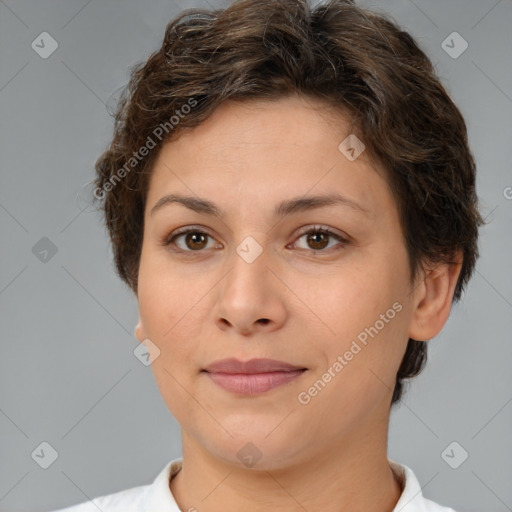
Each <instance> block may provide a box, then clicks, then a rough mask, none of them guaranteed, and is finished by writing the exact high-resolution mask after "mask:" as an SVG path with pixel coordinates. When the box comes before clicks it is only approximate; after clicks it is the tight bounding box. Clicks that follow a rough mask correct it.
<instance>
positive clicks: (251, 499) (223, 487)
mask: <svg viewBox="0 0 512 512" xmlns="http://www.w3.org/2000/svg"><path fill="white" fill-rule="evenodd" d="M376 431H378V428H376V426H375V424H374V425H373V429H372V430H369V431H368V432H365V431H364V429H359V430H358V433H357V435H355V436H351V439H350V440H349V439H345V440H344V441H341V442H339V443H338V445H336V446H333V445H332V443H329V442H326V447H325V449H318V446H319V445H318V444H317V445H316V446H315V447H313V448H315V452H314V454H311V455H310V454H306V455H304V457H303V459H302V460H301V459H297V461H296V462H295V463H293V464H290V465H287V466H286V467H280V468H279V469H272V470H259V469H257V468H256V467H255V468H252V469H247V468H240V467H239V466H237V465H235V464H231V463H229V462H226V461H225V460H222V459H220V458H218V457H214V456H213V455H212V454H211V453H209V452H208V451H206V450H204V448H203V447H202V446H201V445H199V444H198V443H197V442H196V440H195V439H193V438H192V437H189V436H188V435H187V434H186V433H183V434H182V441H183V465H182V469H181V471H180V472H179V473H178V474H177V475H176V476H175V477H174V479H173V480H172V482H171V484H170V489H171V492H172V493H173V495H174V497H175V500H176V502H177V504H178V506H179V507H180V509H181V510H198V511H199V510H200V511H201V512H203V511H204V512H217V511H218V512H220V511H222V512H231V511H239V510H244V511H247V512H256V511H258V512H260V511H266V510H287V511H290V512H295V511H297V512H304V510H322V511H323V512H339V511H340V510H353V511H365V512H391V511H392V510H393V508H394V507H395V505H396V503H397V501H398V500H399V498H400V495H401V493H402V488H401V484H400V482H399V481H398V478H397V476H396V475H394V473H393V471H392V469H391V466H390V465H389V462H388V459H387V423H386V425H385V429H384V432H382V431H381V435H375V432H376ZM382 434H384V439H382ZM313 455H314V456H313Z"/></svg>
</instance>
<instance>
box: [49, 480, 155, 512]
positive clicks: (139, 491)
mask: <svg viewBox="0 0 512 512" xmlns="http://www.w3.org/2000/svg"><path fill="white" fill-rule="evenodd" d="M148 487H149V485H140V486H138V487H132V488H130V489H125V490H123V491H119V492H115V493H113V494H108V495H104V496H99V497H97V498H94V499H92V500H88V501H84V502H82V503H79V504H77V505H72V506H70V507H67V508H62V509H59V510H55V511H53V512H98V510H101V511H102V512H141V511H143V510H144V508H143V507H144V494H145V493H146V490H147V489H148Z"/></svg>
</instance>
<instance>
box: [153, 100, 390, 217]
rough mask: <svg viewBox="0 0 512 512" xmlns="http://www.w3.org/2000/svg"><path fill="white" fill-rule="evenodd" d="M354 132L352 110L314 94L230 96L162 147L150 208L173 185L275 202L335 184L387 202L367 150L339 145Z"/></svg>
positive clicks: (365, 198)
mask: <svg viewBox="0 0 512 512" xmlns="http://www.w3.org/2000/svg"><path fill="white" fill-rule="evenodd" d="M349 135H351V119H350V117H349V116H348V115H346V114H343V113H342V112H341V111H336V112H335V111H333V110H332V107H329V106H328V105H326V104H325V103H323V102H321V101H319V100H316V99H313V98H309V97H308V98H306V97H303V96H295V95H294V96H289V97H285V98H280V99H278V100H272V101H251V102H247V101H243V102H240V101H226V102H225V103H223V104H222V105H221V106H220V107H219V108H218V109H217V110H216V111H215V112H214V113H213V114H212V115H211V116H210V117H209V118H208V119H206V120H205V121H203V122H202V123H201V124H200V125H198V126H196V127H194V128H186V129H184V130H183V131H182V132H180V133H179V134H178V137H177V138H176V139H174V140H172V141H171V142H167V143H166V144H164V146H163V147H162V148H161V150H160V153H159V155H158V158H157V159H156V161H155V164H154V167H153V171H152V176H151V180H150V187H149V191H148V208H150V207H151V206H152V204H154V202H155V201H157V200H158V199H159V197H160V196H161V195H162V194H164V193H169V192H171V191H174V190H175V189H179V190H181V191H183V192H186V193H187V194H188V195H190V194H191V193H192V194H197V195H201V196H209V195H210V196H211V195H214V196H215V197H219V196H222V197H223V198H224V199H225V200H226V201H228V200H229V199H230V198H232V199H234V198H235V197H238V198H240V197H243V198H244V200H246V201H256V202H258V201H260V202H261V200H262V199H265V198H266V199H267V200H268V201H270V200H272V201H273V199H276V201H273V202H274V203H275V202H277V198H280V199H283V198H286V196H289V195H294V196H296V195H299V194H302V195H305V194H307V193H308V192H312V193H313V192H314V193H327V192H332V191H337V192H342V193H344V194H345V195H347V196H352V197H353V198H356V197H357V198H358V200H359V201H360V202H362V203H364V204H366V205H368V206H371V205H372V204H376V205H377V204H378V203H379V201H381V202H384V203H385V202H386V201H387V202H388V203H389V200H390V196H389V188H388V186H387V181H386V179H385V173H384V172H383V170H382V169H380V168H379V167H378V166H377V165H375V164H374V163H373V162H372V161H371V160H370V158H369V157H368V155H366V154H365V152H364V151H363V153H362V154H361V155H360V156H359V157H358V158H357V159H356V160H354V161H350V160H349V159H348V158H347V156H346V154H345V153H343V152H342V151H340V149H339V146H340V143H342V142H343V141H344V140H346V138H347V137H348V136H349ZM268 206H269V207H270V206H271V204H270V203H269V205H268ZM380 206H381V207H382V206H384V204H381V205H380ZM388 206H389V205H388Z"/></svg>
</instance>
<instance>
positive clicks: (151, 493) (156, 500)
mask: <svg viewBox="0 0 512 512" xmlns="http://www.w3.org/2000/svg"><path fill="white" fill-rule="evenodd" d="M182 461H183V459H182V458H178V459H173V460H171V461H170V462H168V463H167V464H166V465H165V467H164V468H163V469H162V471H161V472H160V473H159V474H158V476H157V477H156V478H155V480H154V481H153V483H152V484H151V485H149V486H147V487H146V489H145V493H144V499H143V500H142V502H143V503H144V508H145V510H146V512H154V511H155V510H158V511H159V512H180V509H179V507H178V505H177V503H176V500H175V499H174V496H173V494H172V492H171V490H170V488H169V479H170V478H171V477H172V476H174V475H175V474H176V473H178V471H179V470H180V469H181V464H182ZM388 461H389V463H390V465H391V467H392V468H393V470H394V471H395V473H397V474H399V475H400V476H401V477H402V479H403V480H402V481H404V480H405V486H404V489H403V491H402V494H401V496H400V499H399V500H398V502H397V504H396V505H395V508H394V509H393V511H392V512H455V510H453V509H451V508H446V507H442V506H441V505H438V504H437V503H434V502H433V501H431V500H428V499H426V498H425V497H424V496H423V493H422V490H421V486H420V483H419V482H418V479H417V478H416V475H415V474H414V472H413V470H412V469H411V468H410V467H409V466H406V465H404V464H400V463H399V462H396V461H394V460H390V459H388Z"/></svg>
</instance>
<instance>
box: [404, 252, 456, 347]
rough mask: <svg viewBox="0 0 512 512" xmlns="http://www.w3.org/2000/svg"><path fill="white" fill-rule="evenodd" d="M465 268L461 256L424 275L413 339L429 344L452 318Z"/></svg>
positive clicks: (420, 286) (410, 331) (413, 327)
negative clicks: (428, 341) (456, 289)
mask: <svg viewBox="0 0 512 512" xmlns="http://www.w3.org/2000/svg"><path fill="white" fill-rule="evenodd" d="M461 267H462V254H461V253H458V254H457V258H456V260H455V261H454V262H450V263H442V264H440V265H438V266H436V267H435V268H433V269H429V270H426V271H425V272H424V275H423V277H422V282H421V283H420V285H419V286H417V292H418V294H417V297H416V302H415V310H414V313H413V317H412V319H411V326H410V329H409V337H410V338H412V339H414V340H417V341H427V340H430V339H432V338H434V337H435V336H437V334H439V332H440V331H441V329H442V328H443V327H444V325H445V323H446V321H447V320H448V316H449V315H450V310H451V306H452V301H453V294H454V291H455V286H456V285H457V280H458V278H459V275H460V270H461Z"/></svg>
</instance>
